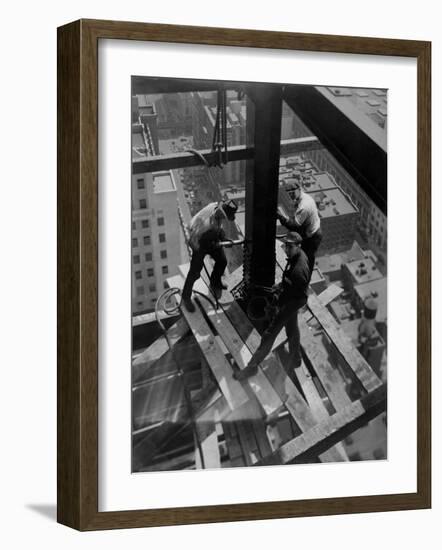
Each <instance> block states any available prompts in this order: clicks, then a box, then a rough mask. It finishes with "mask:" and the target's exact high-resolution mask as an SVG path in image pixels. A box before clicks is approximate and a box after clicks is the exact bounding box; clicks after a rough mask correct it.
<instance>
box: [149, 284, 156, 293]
mask: <svg viewBox="0 0 442 550" xmlns="http://www.w3.org/2000/svg"><path fill="white" fill-rule="evenodd" d="M156 289H157V288H156V286H155V285H149V292H155V291H156Z"/></svg>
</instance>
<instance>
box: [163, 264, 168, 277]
mask: <svg viewBox="0 0 442 550" xmlns="http://www.w3.org/2000/svg"><path fill="white" fill-rule="evenodd" d="M161 271H162V272H163V275H167V274H168V273H169V267H168V266H167V265H163V267H162V268H161Z"/></svg>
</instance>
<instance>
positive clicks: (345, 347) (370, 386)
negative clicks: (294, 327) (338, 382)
mask: <svg viewBox="0 0 442 550" xmlns="http://www.w3.org/2000/svg"><path fill="white" fill-rule="evenodd" d="M308 307H309V309H310V311H311V312H312V313H313V315H314V316H315V317H316V319H317V320H318V321H319V323H320V324H321V326H322V328H323V329H324V331H325V333H326V334H327V335H328V337H329V338H330V340H331V341H332V342H333V345H334V346H335V347H336V349H337V350H338V351H339V353H340V354H341V355H342V357H343V358H344V359H345V361H346V362H347V364H348V365H349V367H350V368H351V369H352V371H353V372H354V373H355V375H356V376H357V377H358V379H359V380H360V382H361V384H362V385H363V386H364V388H365V389H366V390H367V391H368V392H371V391H372V390H374V389H375V388H378V387H380V386H382V381H381V380H380V379H379V377H378V376H377V375H376V374H375V372H374V371H373V369H372V368H371V367H370V365H369V364H368V363H367V361H366V360H365V359H364V358H363V357H362V355H361V354H360V353H359V351H358V350H357V349H356V348H355V347H354V345H353V343H352V342H351V340H350V339H349V338H348V336H347V335H346V334H345V332H344V331H343V330H342V328H341V327H340V326H339V325H338V324H337V322H336V321H335V319H334V317H333V316H332V315H331V313H330V312H329V311H328V310H327V309H326V308H324V307H323V306H322V304H321V303H320V302H319V300H318V297H317V296H316V295H314V294H311V295H310V296H309V299H308Z"/></svg>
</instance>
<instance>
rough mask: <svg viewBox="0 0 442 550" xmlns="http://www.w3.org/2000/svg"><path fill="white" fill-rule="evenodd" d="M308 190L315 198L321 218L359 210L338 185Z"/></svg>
mask: <svg viewBox="0 0 442 550" xmlns="http://www.w3.org/2000/svg"><path fill="white" fill-rule="evenodd" d="M306 191H307V190H306ZM307 192H308V194H309V195H311V196H312V197H313V198H314V200H315V202H316V204H317V206H318V212H319V215H320V217H321V218H332V217H334V216H340V215H343V214H352V213H355V212H358V210H357V208H356V207H355V205H354V204H353V203H352V202H351V200H350V198H349V197H348V196H347V195H346V194H345V193H344V192H343V191H341V189H340V188H338V187H336V188H334V189H327V190H324V191H319V192H314V191H312V192H310V191H307Z"/></svg>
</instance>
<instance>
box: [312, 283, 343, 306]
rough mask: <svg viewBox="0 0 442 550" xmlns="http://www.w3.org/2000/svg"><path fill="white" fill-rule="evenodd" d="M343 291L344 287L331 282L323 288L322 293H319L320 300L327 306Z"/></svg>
mask: <svg viewBox="0 0 442 550" xmlns="http://www.w3.org/2000/svg"><path fill="white" fill-rule="evenodd" d="M343 292H344V289H343V288H341V287H340V286H338V285H334V284H331V285H329V286H328V287H327V288H326V289H325V290H323V291H322V292H321V294H318V300H319V302H320V303H321V304H322V305H323V306H326V305H327V304H329V303H330V302H333V300H335V299H336V298H337V297H338V296H340V295H341V294H342V293H343Z"/></svg>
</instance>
